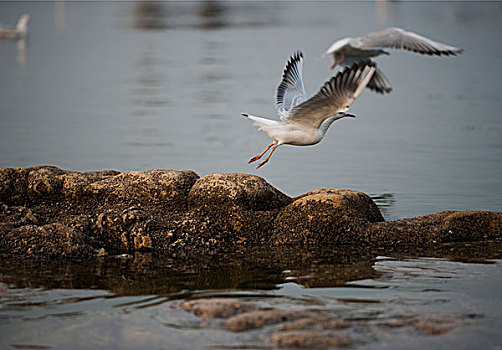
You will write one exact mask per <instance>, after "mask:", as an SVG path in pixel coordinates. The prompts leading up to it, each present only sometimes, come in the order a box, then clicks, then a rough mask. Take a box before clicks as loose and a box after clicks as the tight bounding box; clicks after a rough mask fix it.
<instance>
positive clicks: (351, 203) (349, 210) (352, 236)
mask: <svg viewBox="0 0 502 350" xmlns="http://www.w3.org/2000/svg"><path fill="white" fill-rule="evenodd" d="M383 220H384V219H383V217H382V214H381V213H380V211H379V210H378V207H377V206H376V204H375V203H374V202H373V200H372V199H371V198H370V197H369V196H368V195H366V194H364V193H361V192H357V191H350V190H315V191H312V192H309V193H306V194H304V195H302V196H300V197H298V198H297V199H296V200H295V201H294V202H293V203H291V204H290V205H288V206H287V207H286V208H284V209H282V210H281V211H280V213H279V215H278V216H277V218H276V220H275V231H274V241H275V243H276V244H312V243H313V244H319V243H321V244H323V243H338V244H353V243H357V242H361V241H364V240H365V237H364V234H365V232H366V226H367V225H368V224H369V223H370V222H378V221H383Z"/></svg>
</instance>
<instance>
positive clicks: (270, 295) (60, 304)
mask: <svg viewBox="0 0 502 350" xmlns="http://www.w3.org/2000/svg"><path fill="white" fill-rule="evenodd" d="M501 248H502V246H501V243H471V244H467V245H466V244H448V245H442V246H439V247H436V248H429V249H423V250H415V249H412V250H407V251H406V250H405V251H399V252H394V251H392V250H379V249H369V248H368V249H354V248H349V247H346V248H344V249H341V248H340V249H334V250H333V249H317V250H305V249H303V250H298V249H290V248H288V249H277V250H275V251H266V252H265V251H263V250H260V249H256V250H253V251H246V252H233V253H228V254H226V255H215V256H203V255H197V254H196V252H193V254H191V255H183V256H178V257H167V256H159V255H151V254H145V253H143V254H139V253H138V254H136V255H134V256H121V257H107V258H99V259H96V260H94V261H86V262H62V261H20V260H15V259H11V260H4V261H2V262H1V264H0V287H1V293H0V334H2V337H0V338H1V339H2V340H1V341H0V342H1V343H0V344H1V346H9V345H10V346H12V345H13V344H14V345H16V344H31V345H37V346H38V345H43V346H50V347H51V348H52V347H55V348H64V347H65V346H67V345H68V344H75V342H76V343H77V344H78V343H79V341H83V339H85V336H86V335H90V334H93V332H96V331H98V330H100V331H99V332H98V333H95V334H102V335H103V337H102V338H95V337H91V339H90V340H89V341H90V343H91V344H94V345H101V347H102V346H111V344H114V346H117V347H120V348H127V349H129V348H131V349H132V348H134V347H135V346H139V345H140V344H142V345H143V346H147V347H150V348H151V347H154V348H155V347H156V346H159V344H164V345H163V346H164V347H166V348H170V349H171V348H183V346H184V347H185V348H186V346H187V344H189V343H190V342H193V344H192V347H191V348H194V349H195V348H197V349H198V348H200V349H202V348H204V347H206V346H208V345H213V344H214V345H217V346H221V347H226V346H231V345H233V346H236V345H238V344H239V345H238V348H241V347H246V346H250V345H251V344H253V346H256V347H259V348H261V347H263V346H267V345H266V339H268V337H269V336H270V331H271V329H270V328H264V329H263V330H262V331H260V332H258V333H257V332H243V333H231V332H228V331H223V332H222V331H221V328H222V324H221V322H220V321H218V320H214V321H210V320H207V321H204V320H200V319H198V318H197V317H196V316H194V315H193V314H191V313H189V312H186V311H184V310H183V309H182V308H180V307H179V305H180V303H182V302H183V301H186V300H198V299H200V298H208V299H213V298H226V299H225V300H227V299H228V298H234V299H235V300H236V302H239V300H241V301H246V302H251V303H252V305H254V307H258V308H260V309H264V310H267V309H268V310H278V312H285V311H287V310H296V311H295V312H303V313H306V314H308V315H311V316H312V315H317V316H316V317H328V318H330V319H333V318H335V319H338V320H340V321H341V320H343V323H344V331H343V332H344V334H346V335H347V336H348V337H349V338H350V339H351V340H352V341H353V342H354V344H356V345H357V347H361V348H364V347H365V346H369V348H371V344H374V345H375V344H376V346H380V345H381V346H383V345H384V344H387V345H386V346H385V347H388V348H395V349H398V348H399V345H400V344H401V346H402V341H405V342H407V343H409V345H410V346H413V347H417V348H420V347H423V346H426V345H425V344H427V342H430V341H431V340H432V339H431V338H430V335H431V334H443V333H447V334H450V333H451V334H452V335H453V338H452V337H451V336H446V337H439V336H437V339H434V344H436V346H437V347H439V346H440V344H442V343H444V344H449V346H452V344H461V343H462V342H464V341H467V344H470V345H473V344H478V345H479V344H481V345H483V344H484V345H487V346H490V345H493V344H495V343H496V342H497V327H496V322H498V321H496V320H497V319H496V318H494V317H500V315H499V314H498V312H499V311H500V308H499V307H500V302H501V300H500V293H498V291H499V290H500V288H501V287H502V275H501V269H500V264H501V263H502V260H501V259H502V253H501V252H502V250H501ZM424 257H427V258H424ZM496 305H498V306H496ZM281 310H282V311H281ZM497 310H498V311H497ZM497 315H498V316H497ZM309 317H310V316H309ZM28 321H29V323H26V322H28ZM424 322H425V323H424ZM118 325H120V326H118ZM409 325H413V327H412V328H406V327H407V326H409ZM31 329H39V330H43V331H44V332H37V333H34V332H33V331H31ZM457 329H458V330H457ZM480 329H482V331H481V332H480ZM52 330H54V331H56V330H57V331H56V333H55V336H54V337H52V336H51V332H49V331H52ZM121 330H124V331H125V333H122V332H120V331H121ZM417 330H420V332H421V333H420V332H419V333H416V331H417ZM117 331H119V332H120V334H116V332H117ZM130 332H132V333H133V334H136V337H135V339H130V337H128V336H127V335H126V334H129V333H130ZM410 332H411V333H410ZM414 332H415V333H414ZM464 332H465V336H460V335H459V334H462V333H464ZM422 333H423V334H422ZM112 334H116V336H114V337H113V343H112V342H111V338H109V337H110V336H111V335H112ZM409 336H412V338H411V339H413V341H411V340H410V339H407V337H409ZM466 336H468V337H469V338H470V339H468V340H466V339H465V337H466ZM457 338H458V339H457ZM264 339H265V340H264ZM388 339H394V340H393V341H392V342H391V343H390V345H389V344H388V343H387V341H388ZM454 339H457V340H454ZM72 341H73V343H71V342H72ZM263 341H265V343H263ZM187 342H188V343H187ZM181 344H184V345H181ZM379 344H380V345H379ZM426 347H427V346H426Z"/></svg>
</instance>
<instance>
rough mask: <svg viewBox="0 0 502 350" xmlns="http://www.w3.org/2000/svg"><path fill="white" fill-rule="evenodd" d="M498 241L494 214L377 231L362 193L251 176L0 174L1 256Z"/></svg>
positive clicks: (459, 215)
mask: <svg viewBox="0 0 502 350" xmlns="http://www.w3.org/2000/svg"><path fill="white" fill-rule="evenodd" d="M501 237H502V213H498V212H476V211H468V212H453V211H448V212H440V213H436V214H430V215H426V216H421V217H416V218H411V219H403V220H397V221H391V222H385V221H384V219H383V217H382V215H381V213H380V211H379V210H378V207H377V206H376V205H375V203H374V202H373V201H372V199H371V198H370V197H369V196H367V195H366V194H364V193H361V192H357V191H350V190H331V189H324V190H315V191H312V192H309V193H306V194H304V195H301V196H299V197H297V198H290V197H288V196H287V195H285V194H284V193H282V192H280V191H279V190H277V189H276V188H274V187H273V186H272V185H270V184H269V183H267V182H266V181H265V180H264V179H263V178H260V177H258V176H253V175H245V174H211V175H207V176H204V177H202V178H199V176H198V175H197V174H195V173H194V172H193V171H187V170H150V171H144V172H140V171H131V172H124V173H119V172H116V171H112V170H107V171H95V172H73V171H66V170H62V169H59V168H56V167H51V166H38V167H30V168H0V254H3V255H9V254H18V255H27V256H44V257H51V256H53V257H62V256H63V257H64V256H79V257H84V256H90V255H95V254H96V252H97V251H99V252H100V254H103V252H104V253H105V254H106V253H114V254H115V253H130V252H134V251H157V252H165V253H169V254H176V253H177V252H179V251H180V250H187V249H190V250H193V249H200V250H201V252H215V251H217V250H219V249H226V248H229V247H248V246H257V245H264V246H269V247H272V246H281V245H354V244H367V245H377V246H396V245H408V246H410V245H414V246H419V245H420V246H422V245H434V244H436V243H441V242H456V241H476V240H490V239H500V238H501Z"/></svg>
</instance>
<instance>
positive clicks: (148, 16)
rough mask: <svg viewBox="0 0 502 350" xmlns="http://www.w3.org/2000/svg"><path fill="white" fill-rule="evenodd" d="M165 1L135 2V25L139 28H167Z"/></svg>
mask: <svg viewBox="0 0 502 350" xmlns="http://www.w3.org/2000/svg"><path fill="white" fill-rule="evenodd" d="M165 5H166V4H165V3H162V2H152V1H138V2H136V3H135V9H134V15H135V18H134V19H135V21H134V26H135V27H136V28H138V29H165V28H167V23H166V22H165V21H166V9H165Z"/></svg>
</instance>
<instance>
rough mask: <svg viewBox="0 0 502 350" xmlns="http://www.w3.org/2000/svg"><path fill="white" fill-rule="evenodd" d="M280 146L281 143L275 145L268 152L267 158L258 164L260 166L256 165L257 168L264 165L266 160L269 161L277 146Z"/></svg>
mask: <svg viewBox="0 0 502 350" xmlns="http://www.w3.org/2000/svg"><path fill="white" fill-rule="evenodd" d="M279 146H280V145H279V144H277V145H275V146H274V148H272V150H271V151H270V153H269V154H268V156H267V158H265V159H264V160H263V161H262V162H261V163H260V164H258V166H257V167H256V169H258V168H259V167H261V166H262V165H264V164H265V163H266V162H268V160H269V159H270V156H271V155H272V153H274V151H275V149H276V148H277V147H279Z"/></svg>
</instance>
